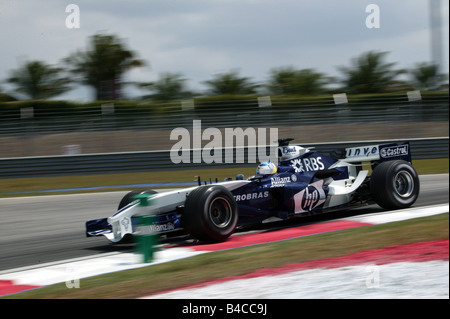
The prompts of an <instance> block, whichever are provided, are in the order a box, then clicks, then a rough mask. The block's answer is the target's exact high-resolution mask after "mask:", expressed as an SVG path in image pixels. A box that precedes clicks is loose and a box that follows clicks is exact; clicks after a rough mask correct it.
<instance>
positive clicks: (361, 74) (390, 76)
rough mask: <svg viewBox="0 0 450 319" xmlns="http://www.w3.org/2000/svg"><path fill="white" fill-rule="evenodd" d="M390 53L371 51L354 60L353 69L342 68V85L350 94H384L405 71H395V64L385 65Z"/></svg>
mask: <svg viewBox="0 0 450 319" xmlns="http://www.w3.org/2000/svg"><path fill="white" fill-rule="evenodd" d="M387 54H388V52H374V51H369V52H366V53H363V54H361V55H360V56H359V57H357V58H355V59H353V60H352V66H351V67H340V68H339V70H340V71H341V72H342V73H344V78H343V80H342V83H343V84H344V89H345V90H347V91H348V93H382V92H384V91H386V89H387V88H388V87H389V86H391V85H392V84H394V83H395V80H396V77H397V76H398V75H400V74H402V73H404V72H405V71H404V70H393V69H392V68H393V66H394V65H395V63H385V62H384V58H385V57H386V55H387Z"/></svg>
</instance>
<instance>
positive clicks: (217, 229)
mask: <svg viewBox="0 0 450 319" xmlns="http://www.w3.org/2000/svg"><path fill="white" fill-rule="evenodd" d="M237 221H238V208H237V204H236V201H235V200H234V196H233V194H231V192H230V191H229V190H228V189H226V188H225V187H223V186H221V185H206V186H201V187H198V188H196V189H194V190H193V191H192V192H191V193H190V194H189V196H188V197H187V199H186V202H185V206H184V212H183V217H182V225H183V228H184V229H185V230H186V231H187V232H188V233H189V234H190V235H191V236H192V237H194V238H197V239H200V240H202V241H207V242H220V241H224V240H226V239H227V238H228V237H230V236H231V234H233V232H234V230H235V229H236V225H237Z"/></svg>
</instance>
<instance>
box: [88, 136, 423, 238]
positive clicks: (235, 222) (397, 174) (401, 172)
mask: <svg viewBox="0 0 450 319" xmlns="http://www.w3.org/2000/svg"><path fill="white" fill-rule="evenodd" d="M291 140H292V139H281V140H279V141H278V149H277V151H278V160H279V164H278V166H277V165H275V164H274V163H270V162H266V163H262V164H260V165H259V166H258V168H257V171H256V175H255V176H252V177H250V178H248V179H243V176H242V175H241V174H239V175H237V177H236V180H225V181H223V182H216V183H210V184H207V185H201V182H200V181H199V185H198V186H195V187H190V188H185V189H178V190H172V191H167V192H163V193H156V192H155V191H152V190H148V191H132V192H130V193H128V194H126V195H125V196H124V197H123V198H122V200H121V202H120V204H119V208H118V211H117V212H116V213H115V214H113V215H112V216H111V217H109V218H102V219H96V220H90V221H87V222H86V235H87V236H99V235H104V236H105V237H106V238H108V239H109V240H110V241H111V242H114V243H117V242H121V241H122V240H123V239H124V238H126V237H129V236H130V235H132V234H134V233H135V232H136V229H137V218H138V216H153V219H152V222H151V224H150V225H148V226H147V228H148V229H147V231H151V232H154V233H161V234H165V233H166V234H170V233H173V232H178V233H179V231H182V232H184V233H187V234H189V235H190V236H191V237H193V238H196V239H199V240H202V241H208V242H217V241H224V240H226V239H227V238H228V237H229V236H230V235H231V234H233V232H234V231H235V229H236V227H237V226H241V225H249V224H257V223H265V222H271V221H280V220H286V219H290V218H294V217H299V216H307V215H312V214H318V213H324V212H330V211H336V210H342V209H348V208H350V207H356V206H361V205H367V204H371V203H373V202H375V203H376V204H378V205H379V206H381V207H382V208H385V209H399V208H406V207H409V206H411V205H412V204H414V202H415V201H416V199H417V197H418V195H419V188H420V186H419V178H418V175H417V173H416V171H415V169H414V168H413V167H412V165H411V153H410V145H409V143H408V142H405V143H401V144H396V143H395V144H384V145H369V146H359V147H351V148H346V149H345V150H340V153H339V152H334V153H332V154H334V155H330V156H328V155H325V154H322V153H319V152H316V151H313V150H312V149H307V148H303V147H301V146H298V145H289V142H290V141H291ZM366 166H367V169H366ZM369 168H371V169H372V174H370V175H369ZM136 195H138V196H141V197H142V196H149V198H150V205H142V201H141V200H139V199H138V198H137V197H136Z"/></svg>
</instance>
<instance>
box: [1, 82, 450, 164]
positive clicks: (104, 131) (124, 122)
mask: <svg viewBox="0 0 450 319" xmlns="http://www.w3.org/2000/svg"><path fill="white" fill-rule="evenodd" d="M53 102H54V101H53ZM14 103H15V102H14ZM14 103H12V104H8V105H7V106H3V105H0V158H17V157H30V156H31V157H33V156H34V157H36V156H57V155H76V154H82V155H86V154H99V153H102V154H103V153H131V152H133V153H135V152H148V151H158V150H168V149H171V147H172V146H173V145H174V144H175V143H176V142H177V141H176V140H174V139H171V132H172V131H173V130H174V129H175V128H186V129H187V130H189V132H192V129H193V121H194V120H200V121H201V128H202V132H204V130H205V129H207V128H217V129H219V130H221V131H222V132H223V130H224V129H225V128H236V127H241V128H249V127H251V128H277V129H278V137H279V138H286V137H292V138H294V139H295V143H298V144H317V143H339V142H342V141H355V140H356V141H363V140H392V139H418V138H432V137H441V136H448V111H449V100H448V92H440V93H439V94H438V93H436V94H435V93H429V92H423V93H421V92H418V91H413V92H407V93H396V94H383V95H372V96H356V97H355V96H346V95H344V94H336V95H330V96H325V97H316V98H312V97H307V98H302V97H273V96H271V97H269V96H262V97H256V96H242V97H238V98H236V97H233V98H228V99H223V100H221V99H217V98H199V99H193V100H184V101H171V102H167V103H156V102H152V103H150V104H149V103H145V102H142V103H140V102H129V104H127V102H116V103H115V104H113V103H103V104H99V103H97V104H92V105H89V104H86V105H81V106H73V105H70V106H67V107H64V108H63V107H59V108H58V107H56V106H55V107H49V106H48V105H47V106H46V107H41V106H42V105H41V104H42V101H40V103H41V104H39V107H38V105H37V104H36V106H35V107H33V103H32V102H30V103H28V104H27V106H26V107H21V108H18V107H15V105H16V104H14ZM36 103H37V102H36ZM44 104H45V103H44ZM30 105H31V106H30ZM49 105H53V104H49ZM44 106H45V105H44ZM222 135H223V134H222ZM207 142H208V140H207V139H206V138H202V141H201V143H202V146H203V145H205V144H206V143H207ZM268 142H269V141H267V143H268ZM259 144H261V143H259ZM223 145H225V144H223ZM447 149H448V148H447ZM135 154H136V153H135Z"/></svg>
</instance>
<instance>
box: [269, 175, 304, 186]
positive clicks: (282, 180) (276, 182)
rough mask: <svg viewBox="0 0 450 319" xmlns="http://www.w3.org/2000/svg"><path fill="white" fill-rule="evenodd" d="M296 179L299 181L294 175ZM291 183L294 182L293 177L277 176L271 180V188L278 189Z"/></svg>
mask: <svg viewBox="0 0 450 319" xmlns="http://www.w3.org/2000/svg"><path fill="white" fill-rule="evenodd" d="M292 176H293V177H294V178H295V179H297V178H296V177H295V175H292ZM290 182H292V179H291V177H290V176H287V177H279V176H276V177H272V178H271V179H270V184H271V185H270V187H278V186H284V185H285V184H286V183H290Z"/></svg>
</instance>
